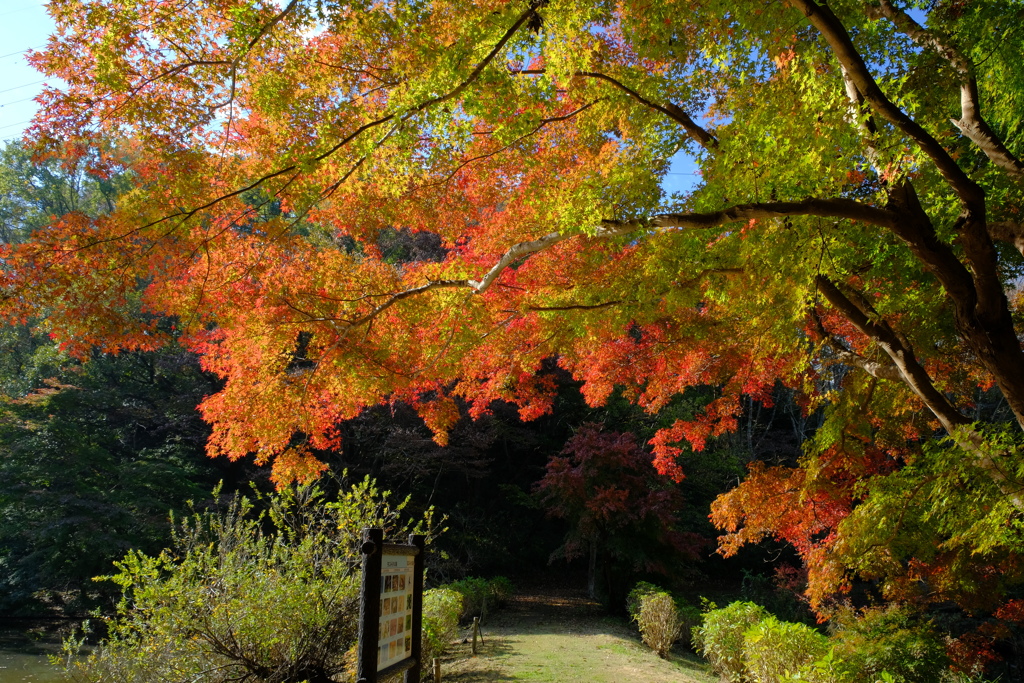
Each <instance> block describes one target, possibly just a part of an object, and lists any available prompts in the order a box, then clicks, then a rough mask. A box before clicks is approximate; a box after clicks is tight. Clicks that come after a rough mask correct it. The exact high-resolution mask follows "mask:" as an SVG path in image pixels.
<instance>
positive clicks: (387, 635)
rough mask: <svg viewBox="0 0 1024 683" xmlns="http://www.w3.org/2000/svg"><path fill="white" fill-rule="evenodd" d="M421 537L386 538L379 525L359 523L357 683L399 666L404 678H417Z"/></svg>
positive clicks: (410, 682) (373, 682)
mask: <svg viewBox="0 0 1024 683" xmlns="http://www.w3.org/2000/svg"><path fill="white" fill-rule="evenodd" d="M425 542H426V537H424V536H421V535H419V534H412V535H410V536H409V543H408V544H399V543H385V542H384V532H383V530H381V529H363V545H362V551H363V583H362V588H361V590H360V595H359V598H360V599H359V663H358V669H357V679H356V680H357V683H377V681H380V680H383V679H385V678H387V677H389V676H393V675H395V674H397V673H401V672H403V671H404V672H405V683H420V670H421V668H422V667H421V663H420V658H421V655H420V653H421V651H422V650H421V642H420V636H421V632H422V628H423V547H424V544H425Z"/></svg>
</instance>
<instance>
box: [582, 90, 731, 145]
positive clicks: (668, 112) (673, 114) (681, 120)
mask: <svg viewBox="0 0 1024 683" xmlns="http://www.w3.org/2000/svg"><path fill="white" fill-rule="evenodd" d="M578 75H580V76H587V77H589V78H596V79H599V80H602V81H605V82H606V83H611V84H612V85H614V86H615V87H616V88H618V89H619V90H621V91H623V92H624V93H627V94H628V95H629V96H630V97H632V98H633V99H634V100H636V101H637V102H639V103H640V104H642V105H644V106H645V107H650V108H651V109H654V110H655V111H659V112H661V113H662V114H664V115H665V116H667V117H669V118H670V119H672V120H673V121H675V122H676V123H678V124H679V125H681V126H682V127H683V128H684V129H685V130H686V133H687V134H688V135H689V136H690V137H691V138H692V139H693V140H694V141H695V142H696V143H697V144H699V145H700V146H701V147H703V148H704V149H706V150H708V151H709V152H714V151H715V150H716V149H717V148H718V139H717V138H716V137H715V136H714V135H712V134H711V133H709V132H708V131H707V130H705V129H704V128H702V127H701V126H698V125H697V124H696V122H694V120H693V119H692V118H690V115H689V114H687V113H686V112H685V111H683V110H682V109H681V108H680V107H679V106H677V105H675V104H673V103H671V102H667V103H665V104H663V105H662V104H658V103H657V102H653V101H651V100H649V99H647V98H646V97H644V96H643V95H641V94H640V93H638V92H637V91H635V90H633V89H632V88H630V87H628V86H627V85H625V84H624V83H622V81H619V80H618V79H615V78H612V77H611V76H609V75H608V74H603V73H600V72H597V71H580V72H578Z"/></svg>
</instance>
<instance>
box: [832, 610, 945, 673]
mask: <svg viewBox="0 0 1024 683" xmlns="http://www.w3.org/2000/svg"><path fill="white" fill-rule="evenodd" d="M836 621H837V623H838V624H839V629H838V630H837V631H836V633H835V634H834V635H833V641H834V642H835V647H836V654H837V655H839V656H840V657H842V658H843V660H844V661H845V662H846V663H847V664H848V665H849V667H850V669H851V671H852V672H853V674H854V678H855V680H858V681H860V680H865V681H867V680H876V679H878V678H879V677H880V676H881V674H882V672H888V673H889V674H891V676H892V679H893V681H894V683H934V681H938V680H939V679H940V678H941V676H942V674H943V672H944V670H945V669H946V668H947V666H948V664H949V662H948V660H947V657H946V651H945V647H944V645H943V643H942V640H941V639H940V638H939V635H938V633H936V631H935V629H934V628H933V627H932V625H931V623H930V622H927V621H920V620H919V619H918V618H916V617H915V616H914V615H913V614H912V613H911V612H910V611H909V610H906V609H903V608H900V607H889V608H885V609H877V608H876V609H867V610H864V611H862V612H861V613H859V614H857V613H854V612H852V611H850V612H847V613H845V614H844V615H841V616H840V617H839V618H838V619H837V620H836Z"/></svg>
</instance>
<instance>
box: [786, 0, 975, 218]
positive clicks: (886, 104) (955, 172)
mask: <svg viewBox="0 0 1024 683" xmlns="http://www.w3.org/2000/svg"><path fill="white" fill-rule="evenodd" d="M793 4H794V5H795V6H796V7H797V8H799V9H800V10H801V11H802V12H803V13H804V15H805V16H806V17H807V19H808V20H809V21H810V22H811V24H812V25H813V26H814V27H815V28H816V29H818V31H819V32H820V33H821V35H822V36H823V37H824V38H825V40H826V41H827V42H828V44H829V47H831V48H832V53H833V54H834V55H835V56H836V59H838V60H839V63H840V64H841V65H842V66H843V68H844V69H846V71H847V73H848V74H849V76H850V79H851V80H852V81H853V83H854V84H855V85H856V86H857V90H858V91H860V93H861V94H862V95H864V98H865V99H866V100H867V101H868V103H869V104H871V106H872V108H873V109H874V110H875V111H876V112H878V114H879V115H880V116H881V117H882V118H884V119H885V120H887V121H889V122H890V123H891V124H893V125H894V126H896V127H897V128H898V129H899V130H901V131H903V133H905V134H906V135H907V136H908V137H910V139H912V140H913V141H914V142H915V143H917V146H918V147H920V148H921V150H922V151H923V152H924V153H925V155H927V156H928V158H929V159H931V161H932V163H933V164H935V167H936V168H937V169H938V170H939V173H941V174H942V177H943V178H944V179H945V180H946V182H947V183H948V184H949V186H950V187H951V188H952V189H953V191H954V192H956V194H957V196H958V197H960V200H961V201H962V202H963V203H964V204H965V205H967V206H968V207H969V208H970V209H971V210H972V211H974V212H977V213H978V215H981V216H983V215H984V209H985V206H984V202H985V193H984V191H983V190H982V189H981V187H980V186H979V185H978V184H977V183H975V182H974V181H973V180H971V178H970V177H969V176H968V175H967V174H966V173H964V171H963V170H962V169H961V168H960V167H959V166H958V165H957V163H956V161H954V160H953V157H952V156H950V154H949V152H947V151H946V150H945V148H944V147H943V146H942V145H940V144H939V142H938V141H937V140H936V139H935V138H934V137H932V136H931V135H930V134H929V133H928V132H927V131H926V130H925V129H924V128H922V127H921V126H920V125H919V124H918V123H917V122H916V121H914V120H913V119H911V118H910V117H909V116H908V115H907V114H906V113H905V112H904V111H903V110H902V109H900V108H899V107H897V106H896V105H895V104H893V102H892V101H891V100H890V99H889V98H888V97H886V95H885V93H883V92H882V89H881V88H880V87H879V86H878V83H877V82H875V79H874V77H873V76H872V75H871V72H870V71H869V70H868V67H867V65H866V64H865V63H864V59H863V58H862V57H861V56H860V53H859V52H858V51H857V48H856V47H854V45H853V41H852V40H851V39H850V35H849V34H848V33H847V32H846V28H845V27H844V26H843V25H842V23H841V22H840V21H839V19H838V18H837V17H836V15H835V14H833V13H832V10H831V9H829V8H828V7H827V6H825V5H818V4H817V3H816V2H814V0H793Z"/></svg>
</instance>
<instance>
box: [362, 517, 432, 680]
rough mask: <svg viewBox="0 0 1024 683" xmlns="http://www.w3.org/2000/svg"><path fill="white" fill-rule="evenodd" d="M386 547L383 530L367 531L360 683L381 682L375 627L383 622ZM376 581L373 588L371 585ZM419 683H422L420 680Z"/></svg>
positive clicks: (364, 546) (364, 552)
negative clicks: (383, 555)
mask: <svg viewBox="0 0 1024 683" xmlns="http://www.w3.org/2000/svg"><path fill="white" fill-rule="evenodd" d="M383 547H384V531H383V529H363V545H362V548H361V550H362V551H363V582H362V586H361V587H360V599H359V605H360V607H359V609H360V615H359V643H360V645H361V647H362V652H360V653H359V664H358V671H357V673H356V682H357V683H375V681H376V680H377V632H376V630H375V627H376V625H377V623H378V620H379V619H380V600H379V599H378V596H379V595H380V584H379V583H378V579H377V577H379V576H380V564H381V550H382V549H383ZM371 580H372V584H371ZM417 683H419V681H418V680H417Z"/></svg>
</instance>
